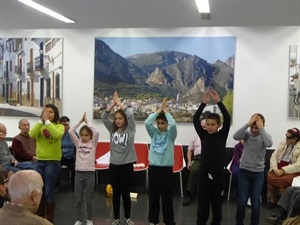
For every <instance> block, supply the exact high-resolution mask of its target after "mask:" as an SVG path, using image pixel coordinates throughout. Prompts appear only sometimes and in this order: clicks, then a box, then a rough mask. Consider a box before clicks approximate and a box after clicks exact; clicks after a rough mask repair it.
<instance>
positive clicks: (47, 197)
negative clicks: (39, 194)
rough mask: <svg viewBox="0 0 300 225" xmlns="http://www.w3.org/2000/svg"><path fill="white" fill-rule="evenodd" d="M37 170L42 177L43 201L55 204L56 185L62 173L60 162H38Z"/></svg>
mask: <svg viewBox="0 0 300 225" xmlns="http://www.w3.org/2000/svg"><path fill="white" fill-rule="evenodd" d="M34 167H35V170H36V171H37V172H38V173H39V174H40V175H41V176H42V178H43V182H44V187H43V199H44V201H45V202H46V203H54V202H55V193H54V191H55V183H56V180H57V178H58V176H59V172H60V167H61V165H60V161H54V160H47V161H42V160H37V161H36V162H35V164H34Z"/></svg>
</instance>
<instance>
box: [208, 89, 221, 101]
mask: <svg viewBox="0 0 300 225" xmlns="http://www.w3.org/2000/svg"><path fill="white" fill-rule="evenodd" d="M210 94H211V96H212V98H213V99H214V100H215V102H219V101H220V97H219V95H218V93H217V92H216V91H214V90H211V91H210Z"/></svg>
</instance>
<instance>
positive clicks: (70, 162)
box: [61, 157, 75, 185]
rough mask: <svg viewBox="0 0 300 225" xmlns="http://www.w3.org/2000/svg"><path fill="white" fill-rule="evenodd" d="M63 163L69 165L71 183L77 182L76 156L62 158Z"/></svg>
mask: <svg viewBox="0 0 300 225" xmlns="http://www.w3.org/2000/svg"><path fill="white" fill-rule="evenodd" d="M61 165H62V166H67V167H68V169H69V170H70V172H71V184H72V185H74V182H75V158H73V157H72V158H68V159H67V158H62V159H61Z"/></svg>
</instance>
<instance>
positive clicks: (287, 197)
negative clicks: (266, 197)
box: [266, 187, 300, 225]
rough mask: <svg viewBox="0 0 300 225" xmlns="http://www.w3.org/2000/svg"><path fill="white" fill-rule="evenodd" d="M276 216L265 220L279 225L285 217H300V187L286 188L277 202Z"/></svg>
mask: <svg viewBox="0 0 300 225" xmlns="http://www.w3.org/2000/svg"><path fill="white" fill-rule="evenodd" d="M278 205H279V206H280V209H279V212H278V214H277V215H276V214H273V215H272V216H270V217H267V218H266V220H267V221H268V222H269V223H271V224H274V225H281V224H282V222H283V221H284V220H285V219H286V218H287V217H294V216H296V215H300V187H288V188H287V189H286V191H285V192H284V193H283V195H282V196H281V198H280V199H279V201H278Z"/></svg>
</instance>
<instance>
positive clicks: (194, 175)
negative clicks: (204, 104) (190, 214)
mask: <svg viewBox="0 0 300 225" xmlns="http://www.w3.org/2000/svg"><path fill="white" fill-rule="evenodd" d="M201 126H202V127H203V129H205V128H206V120H202V121H201ZM192 156H194V157H193V159H192ZM187 160H188V163H187V169H188V170H189V171H190V172H189V178H188V183H187V188H186V194H185V198H184V199H183V203H182V205H184V206H188V205H190V204H191V203H192V202H193V200H194V195H195V193H196V191H197V188H198V180H199V171H200V166H201V140H200V137H199V135H198V134H196V135H195V136H194V137H193V139H192V140H191V142H190V145H189V147H188V151H187Z"/></svg>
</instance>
